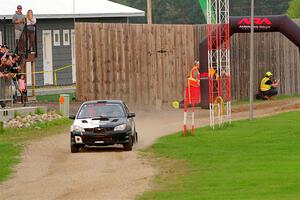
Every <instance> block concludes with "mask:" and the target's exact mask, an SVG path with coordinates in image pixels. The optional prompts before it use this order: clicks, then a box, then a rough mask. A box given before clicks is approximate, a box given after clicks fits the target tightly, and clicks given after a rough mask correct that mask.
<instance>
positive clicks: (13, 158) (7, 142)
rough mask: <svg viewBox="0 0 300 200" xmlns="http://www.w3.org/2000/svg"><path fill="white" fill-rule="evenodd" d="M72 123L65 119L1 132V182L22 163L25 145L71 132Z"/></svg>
mask: <svg viewBox="0 0 300 200" xmlns="http://www.w3.org/2000/svg"><path fill="white" fill-rule="evenodd" d="M70 125H71V121H70V120H69V119H66V118H63V119H58V120H54V121H51V122H42V123H37V124H35V125H32V126H31V127H30V128H24V129H12V128H8V129H3V130H1V132H0V182H3V181H5V180H7V179H8V178H9V176H10V175H11V174H12V173H13V167H14V166H15V165H16V164H17V163H19V162H20V155H21V153H22V150H23V147H24V144H25V142H26V141H28V140H32V139H37V138H41V137H45V136H49V135H54V134H59V133H63V132H66V131H68V130H69V128H70Z"/></svg>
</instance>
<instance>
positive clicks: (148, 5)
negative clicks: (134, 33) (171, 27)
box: [147, 0, 152, 24]
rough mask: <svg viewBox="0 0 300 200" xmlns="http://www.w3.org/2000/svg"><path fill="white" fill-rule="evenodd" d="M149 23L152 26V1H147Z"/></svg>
mask: <svg viewBox="0 0 300 200" xmlns="http://www.w3.org/2000/svg"><path fill="white" fill-rule="evenodd" d="M147 22H148V24H152V0H147Z"/></svg>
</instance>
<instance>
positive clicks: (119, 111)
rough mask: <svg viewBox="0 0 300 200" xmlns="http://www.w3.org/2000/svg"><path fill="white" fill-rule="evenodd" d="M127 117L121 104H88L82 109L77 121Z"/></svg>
mask: <svg viewBox="0 0 300 200" xmlns="http://www.w3.org/2000/svg"><path fill="white" fill-rule="evenodd" d="M96 117H107V118H113V117H125V113H124V110H123V108H122V106H121V104H109V103H88V104H85V105H83V106H82V107H81V109H80V111H79V114H78V116H77V119H85V118H96Z"/></svg>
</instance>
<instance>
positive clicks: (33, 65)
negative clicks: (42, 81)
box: [31, 62, 35, 97]
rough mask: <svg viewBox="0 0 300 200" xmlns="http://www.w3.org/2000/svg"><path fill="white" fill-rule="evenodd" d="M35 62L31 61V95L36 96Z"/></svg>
mask: <svg viewBox="0 0 300 200" xmlns="http://www.w3.org/2000/svg"><path fill="white" fill-rule="evenodd" d="M34 73H35V62H31V96H32V97H35V76H34Z"/></svg>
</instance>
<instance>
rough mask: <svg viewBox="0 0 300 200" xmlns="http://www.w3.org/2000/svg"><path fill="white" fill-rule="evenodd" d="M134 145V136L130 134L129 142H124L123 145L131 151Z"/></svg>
mask: <svg viewBox="0 0 300 200" xmlns="http://www.w3.org/2000/svg"><path fill="white" fill-rule="evenodd" d="M132 146H133V138H132V136H131V135H130V137H129V142H128V143H127V144H123V147H124V150H125V151H131V150H132Z"/></svg>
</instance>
